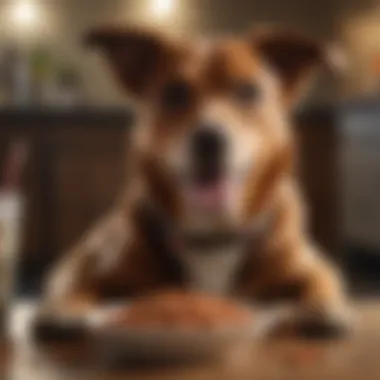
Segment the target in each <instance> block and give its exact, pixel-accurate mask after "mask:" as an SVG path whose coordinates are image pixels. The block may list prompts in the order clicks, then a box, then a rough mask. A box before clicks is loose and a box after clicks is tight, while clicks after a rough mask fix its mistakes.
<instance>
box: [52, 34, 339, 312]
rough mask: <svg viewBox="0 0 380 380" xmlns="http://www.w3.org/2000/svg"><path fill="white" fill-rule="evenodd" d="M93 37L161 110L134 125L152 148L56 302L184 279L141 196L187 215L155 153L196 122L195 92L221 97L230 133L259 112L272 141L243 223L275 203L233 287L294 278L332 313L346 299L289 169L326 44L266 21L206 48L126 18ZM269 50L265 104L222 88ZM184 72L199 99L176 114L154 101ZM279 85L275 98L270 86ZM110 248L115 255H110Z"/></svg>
mask: <svg viewBox="0 0 380 380" xmlns="http://www.w3.org/2000/svg"><path fill="white" fill-rule="evenodd" d="M89 42H90V43H91V44H93V45H97V46H100V47H101V48H103V50H104V51H105V52H106V55H107V56H108V58H109V60H110V62H111V66H112V67H113V71H114V72H115V73H116V75H117V77H118V78H119V82H120V83H121V84H122V85H123V87H124V88H125V89H126V90H127V91H129V93H132V94H133V95H135V97H136V98H137V100H139V101H140V102H142V103H143V104H149V105H150V109H153V111H152V112H153V113H154V115H155V116H154V117H151V118H150V119H149V131H148V132H147V133H146V135H143V136H139V137H136V141H137V140H139V139H140V140H139V143H141V144H142V145H141V146H144V147H145V148H141V149H140V150H139V151H138V156H136V157H135V159H136V160H135V169H136V170H135V175H134V178H133V180H134V185H132V186H130V188H129V189H127V191H126V194H125V199H124V200H123V201H122V202H120V203H119V204H117V205H116V207H115V209H114V211H112V212H111V213H110V215H109V216H108V217H106V218H105V220H104V221H103V222H102V223H100V224H99V225H98V226H96V227H95V228H94V229H93V230H92V231H90V233H89V235H88V236H86V237H85V238H84V240H83V241H82V242H81V243H80V244H79V245H78V246H77V247H76V248H75V249H74V250H73V251H72V252H71V254H69V255H67V256H66V258H65V259H64V261H63V262H62V263H60V264H59V265H58V267H57V268H56V269H55V270H54V271H53V272H52V274H51V276H50V280H49V282H48V291H47V294H48V300H49V301H48V304H49V303H54V304H56V305H60V306H62V303H66V302H68V303H69V304H70V302H71V301H72V300H74V299H77V298H78V294H81V295H85V298H86V299H90V300H92V301H91V302H93V300H94V299H95V298H94V297H96V299H99V298H101V299H103V298H106V299H107V297H109V296H110V295H119V296H120V295H121V296H131V295H140V294H142V293H144V292H148V291H152V290H157V289H158V288H165V287H171V286H186V283H185V282H184V278H183V276H182V273H181V267H180V265H179V264H178V263H175V260H173V258H169V257H168V256H166V255H165V254H162V252H155V251H153V250H152V248H151V246H150V245H149V239H150V236H149V235H147V234H146V232H144V229H143V226H142V223H141V220H140V218H139V212H138V206H139V205H140V201H144V200H146V199H148V200H149V201H150V202H152V203H153V204H155V205H159V207H160V208H161V209H163V210H165V213H166V216H169V217H170V218H171V220H173V221H175V222H174V223H181V218H183V212H184V210H183V209H182V206H183V205H182V199H181V195H180V194H179V192H178V189H177V187H176V184H175V183H173V181H172V180H171V179H170V176H169V175H168V173H167V172H166V170H167V168H165V167H164V166H163V164H162V162H161V161H162V160H160V159H159V158H160V157H162V156H163V155H164V154H165V152H166V151H167V150H168V149H169V147H170V146H174V145H175V144H177V141H178V139H179V136H180V135H181V134H183V133H185V132H184V131H185V130H186V129H188V128H190V125H191V123H192V121H193V120H194V118H195V117H196V115H197V112H198V111H197V110H198V109H199V104H200V103H201V102H202V101H203V100H204V99H205V98H206V97H211V96H212V97H224V101H222V102H221V103H220V105H219V107H220V108H218V110H219V112H218V113H219V114H222V116H221V117H223V119H224V120H227V121H228V122H229V124H230V125H232V126H234V128H235V129H234V132H233V133H243V132H244V128H245V127H244V125H245V124H246V123H249V120H251V119H252V117H255V120H256V122H255V125H256V128H257V133H259V134H260V138H262V139H263V141H265V147H264V149H263V152H262V153H261V155H260V156H259V157H258V164H257V165H256V166H255V170H254V171H252V175H250V176H249V177H248V180H247V182H246V185H245V190H244V193H243V194H242V199H241V203H240V204H241V210H240V213H241V219H239V223H240V226H243V225H244V223H248V222H249V221H250V220H254V219H255V218H256V217H259V216H261V215H263V214H264V215H265V214H266V213H269V215H270V218H269V224H268V226H267V227H266V229H265V231H264V232H263V233H262V234H261V235H260V236H259V238H258V239H257V241H255V244H254V245H252V246H250V247H249V248H248V249H247V252H246V254H245V261H244V265H243V266H242V268H241V270H240V271H239V272H238V275H237V276H236V279H235V282H234V286H233V289H231V294H235V295H237V296H242V297H244V298H247V299H256V298H260V297H269V296H270V295H271V294H272V293H273V292H274V294H277V295H279V294H280V293H281V290H283V289H284V288H285V287H287V286H288V287H289V288H292V289H293V290H297V291H296V299H297V300H298V301H299V302H300V304H301V305H302V306H304V307H305V308H307V309H308V308H318V309H320V310H326V313H328V312H329V311H330V310H332V309H334V308H335V307H340V306H342V305H343V304H344V294H343V291H342V289H341V287H342V285H341V281H340V279H339V276H338V274H337V272H336V271H335V270H334V269H333V267H332V265H331V264H330V263H328V262H327V260H326V259H324V258H323V257H322V256H321V255H320V254H319V252H317V251H318V249H317V248H316V247H315V246H314V244H313V243H312V242H311V240H310V238H309V236H308V234H307V229H306V226H305V220H304V204H303V201H302V198H301V196H300V194H299V187H298V184H297V181H296V179H295V175H294V173H293V169H294V146H293V136H292V131H291V128H289V126H288V121H287V117H288V116H287V115H288V111H289V106H290V103H294V101H295V99H296V98H297V97H299V96H300V94H299V90H300V87H301V83H304V82H305V81H306V80H307V79H309V77H310V73H311V72H312V71H314V70H315V69H316V68H317V67H318V66H319V65H321V64H322V63H323V54H322V49H321V48H320V47H319V46H317V45H315V44H313V43H312V42H309V41H307V40H305V39H299V38H298V37H295V36H293V35H292V36H289V35H284V34H283V33H275V34H273V33H265V34H256V35H254V36H253V37H250V38H245V39H241V40H238V39H236V40H235V39H230V40H228V41H224V42H222V43H219V44H217V45H216V46H215V50H214V51H213V53H212V54H211V55H210V56H207V58H204V56H203V55H202V54H201V53H200V52H199V50H197V49H196V48H194V47H193V48H191V47H190V46H191V45H186V44H182V45H181V44H176V43H174V42H172V41H170V40H166V39H165V38H161V37H159V36H158V35H156V34H155V33H153V34H150V33H149V32H140V31H136V30H133V29H128V28H127V29H125V30H124V29H109V28H108V29H107V28H106V29H101V30H97V31H96V32H94V33H92V34H91V36H90V38H89ZM264 62H267V63H268V65H269V67H270V69H269V70H268V71H267V73H266V74H265V75H267V76H268V78H269V79H268V80H269V81H273V84H272V86H274V88H275V89H276V91H277V92H276V91H275V92H274V95H273V92H272V93H270V94H271V95H270V96H272V99H271V101H270V102H269V103H268V105H265V106H264V107H263V108H262V110H261V111H260V112H261V114H259V115H256V114H255V115H253V114H252V111H251V110H244V109H239V110H237V109H236V106H235V105H234V104H232V103H231V101H230V100H228V96H227V95H226V94H228V91H229V88H230V86H231V85H232V84H233V83H235V82H236V81H237V80H241V79H247V80H250V79H251V78H252V77H256V78H258V80H262V79H263V78H264V76H265V75H263V73H262V71H261V68H262V65H263V63H264ZM177 77H181V78H185V79H186V81H187V82H188V83H190V84H191V86H192V88H193V89H194V100H193V102H194V103H193V104H192V105H191V107H189V108H188V109H187V110H186V111H183V112H181V113H179V114H178V113H168V112H166V111H162V110H161V109H160V107H159V104H157V99H158V98H159V94H160V91H161V89H162V86H163V85H164V84H165V83H166V82H167V81H170V80H171V78H177ZM263 80H264V79H263ZM264 82H265V80H264ZM265 83H266V82H265ZM264 85H266V84H264ZM268 86H269V85H268ZM278 89H279V90H278ZM277 93H279V97H278V99H275V98H273V97H275V96H276V94H277ZM226 97H227V98H226ZM143 116H144V115H143ZM143 122H145V120H144V118H143ZM178 125H180V126H179V127H178ZM137 133H139V132H137ZM136 144H137V143H136ZM137 150H138V149H137ZM110 245H111V248H110ZM112 245H114V246H112ZM110 250H111V252H110ZM107 255H109V256H110V257H108V258H107V257H106V256H107ZM105 258H106V259H109V260H110V262H109V263H108V264H104V265H103V264H102V263H101V262H102V261H103V259H105ZM58 278H60V279H61V280H60V281H61V283H59V281H58V280H57V279H58ZM70 279H71V281H69V280H70ZM293 293H294V292H293ZM89 295H91V297H89Z"/></svg>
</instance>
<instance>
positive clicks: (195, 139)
mask: <svg viewBox="0 0 380 380" xmlns="http://www.w3.org/2000/svg"><path fill="white" fill-rule="evenodd" d="M226 148H227V141H226V138H225V136H224V135H223V133H222V132H220V131H218V129H217V128H215V127H213V126H211V125H204V126H201V127H199V128H198V129H197V131H196V132H195V133H194V135H193V136H192V139H191V143H190V156H191V162H192V167H193V180H194V182H195V183H196V184H197V185H209V184H213V183H215V182H216V181H218V180H220V179H221V177H222V176H223V175H224V171H225V159H226V150H227V149H226Z"/></svg>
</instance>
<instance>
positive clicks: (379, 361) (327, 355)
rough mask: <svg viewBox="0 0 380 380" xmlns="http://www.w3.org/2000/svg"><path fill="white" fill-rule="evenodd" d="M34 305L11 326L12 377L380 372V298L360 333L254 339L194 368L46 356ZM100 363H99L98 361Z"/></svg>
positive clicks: (367, 307) (347, 376)
mask: <svg viewBox="0 0 380 380" xmlns="http://www.w3.org/2000/svg"><path fill="white" fill-rule="evenodd" d="M32 309H33V308H32V307H31V306H30V305H21V306H18V307H17V308H15V309H14V312H13V318H12V326H11V332H12V336H13V337H14V342H15V345H14V353H13V355H12V357H11V360H10V362H8V367H9V369H10V372H9V376H8V377H7V378H9V379H12V380H45V379H46V380H66V379H70V380H74V379H81V380H82V379H89V380H90V379H91V380H92V379H96V380H98V379H99V380H119V379H126V380H139V379H142V380H144V379H152V380H159V379H160V380H161V379H162V380H171V379H173V380H187V379H197V380H198V379H200V380H203V379H204V380H213V379H215V380H216V379H218V380H219V379H233V380H240V379H260V380H264V379H281V380H282V379H291V380H297V379H300V380H308V379H310V380H312V379H315V380H322V379H323V380H325V379H333V380H340V379H342V380H343V379H344V380H351V379H352V380H356V379H359V378H363V379H366V380H372V379H373V380H375V379H379V378H380V356H379V352H380V302H378V301H376V300H369V301H361V302H358V305H357V310H358V326H357V331H356V333H355V334H354V336H353V337H352V338H351V339H350V340H348V341H340V342H319V343H315V342H314V343H311V342H301V341H296V340H282V341H279V340H277V341H272V342H267V343H262V344H260V345H257V344H252V347H249V349H248V350H247V351H246V352H245V354H246V355H244V356H243V353H242V352H236V353H235V354H236V355H235V356H236V358H235V359H238V360H237V361H234V360H232V358H230V359H231V360H230V361H228V362H219V363H209V364H207V365H202V366H193V367H190V368H167V369H147V368H145V369H141V368H140V369H131V370H128V371H123V372H121V371H120V372H119V373H116V372H115V371H114V372H113V373H111V372H104V373H101V372H97V373H92V374H90V373H88V372H82V371H80V370H78V369H73V368H72V369H70V368H69V367H65V366H62V367H61V368H59V366H58V365H57V364H56V363H53V362H50V361H49V360H47V359H46V358H44V357H42V356H41V355H40V354H39V353H38V352H37V350H36V349H35V348H34V347H33V346H32V345H31V344H30V343H29V342H28V339H27V321H28V320H29V318H30V315H31V314H32ZM94 364H96V363H94Z"/></svg>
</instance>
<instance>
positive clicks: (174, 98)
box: [162, 81, 192, 110]
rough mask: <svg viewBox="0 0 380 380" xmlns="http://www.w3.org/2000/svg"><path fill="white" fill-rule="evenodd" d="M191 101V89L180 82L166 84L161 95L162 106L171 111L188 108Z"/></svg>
mask: <svg viewBox="0 0 380 380" xmlns="http://www.w3.org/2000/svg"><path fill="white" fill-rule="evenodd" d="M191 99H192V90H191V87H190V86H189V85H188V84H187V83H185V82H181V81H178V82H172V83H169V84H167V85H166V86H165V88H164V90H163V93H162V105H163V106H164V107H165V108H167V109H171V110H181V109H184V108H186V107H188V106H189V104H190V102H191Z"/></svg>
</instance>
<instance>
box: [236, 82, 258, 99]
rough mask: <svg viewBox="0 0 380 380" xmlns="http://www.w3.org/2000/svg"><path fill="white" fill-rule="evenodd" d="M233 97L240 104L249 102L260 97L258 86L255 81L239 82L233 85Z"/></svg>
mask: <svg viewBox="0 0 380 380" xmlns="http://www.w3.org/2000/svg"><path fill="white" fill-rule="evenodd" d="M234 97H235V99H236V100H237V101H238V102H240V103H242V104H251V103H253V102H255V101H257V100H258V99H259V97H260V88H259V86H258V85H257V84H255V83H250V82H241V83H237V84H236V85H235V86H234Z"/></svg>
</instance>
